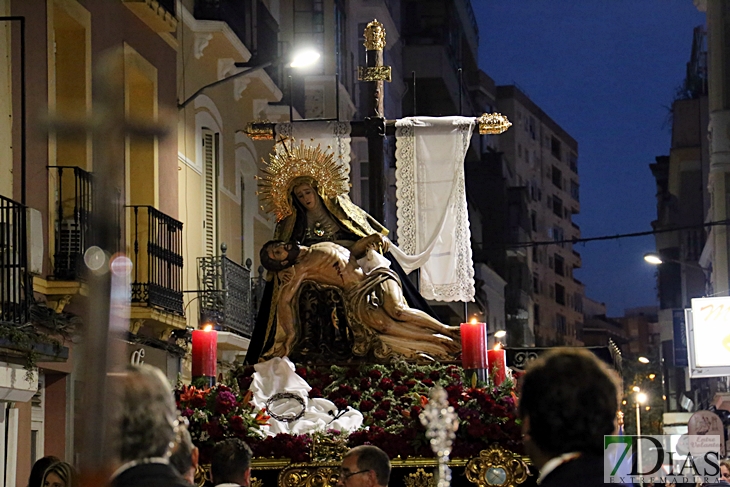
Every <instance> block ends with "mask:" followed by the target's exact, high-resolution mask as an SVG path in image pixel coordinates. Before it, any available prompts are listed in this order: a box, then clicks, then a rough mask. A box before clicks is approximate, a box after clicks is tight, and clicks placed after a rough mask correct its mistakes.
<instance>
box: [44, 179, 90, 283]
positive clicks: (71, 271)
mask: <svg viewBox="0 0 730 487" xmlns="http://www.w3.org/2000/svg"><path fill="white" fill-rule="evenodd" d="M48 172H49V173H50V174H49V176H50V175H55V177H49V181H52V184H53V198H54V205H53V206H54V208H53V210H52V211H53V212H54V214H55V223H54V232H55V243H56V245H55V252H54V253H53V277H54V278H56V279H59V280H64V281H75V280H77V279H78V278H79V277H80V275H81V270H82V267H81V265H82V263H83V255H84V252H85V251H86V248H87V247H88V246H89V229H90V226H89V224H90V222H91V206H92V193H91V191H92V185H93V183H92V177H91V173H89V172H86V171H84V170H83V169H81V168H79V167H74V166H48ZM54 173H55V174H54Z"/></svg>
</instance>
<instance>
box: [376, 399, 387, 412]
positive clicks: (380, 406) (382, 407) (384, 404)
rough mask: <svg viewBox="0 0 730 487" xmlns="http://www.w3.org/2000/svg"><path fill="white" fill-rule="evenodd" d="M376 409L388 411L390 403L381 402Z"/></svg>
mask: <svg viewBox="0 0 730 487" xmlns="http://www.w3.org/2000/svg"><path fill="white" fill-rule="evenodd" d="M378 409H382V410H383V411H390V401H383V402H381V403H380V404H379V405H378Z"/></svg>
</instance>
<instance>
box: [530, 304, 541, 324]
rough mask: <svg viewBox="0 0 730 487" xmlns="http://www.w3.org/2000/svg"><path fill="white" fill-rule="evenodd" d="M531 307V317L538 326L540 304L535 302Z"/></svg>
mask: <svg viewBox="0 0 730 487" xmlns="http://www.w3.org/2000/svg"><path fill="white" fill-rule="evenodd" d="M532 309H533V313H535V316H534V317H533V319H534V323H535V326H540V305H538V304H536V305H534V306H533V308H532Z"/></svg>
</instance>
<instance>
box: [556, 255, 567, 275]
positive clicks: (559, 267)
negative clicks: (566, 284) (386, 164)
mask: <svg viewBox="0 0 730 487" xmlns="http://www.w3.org/2000/svg"><path fill="white" fill-rule="evenodd" d="M555 273H556V274H557V275H559V276H564V275H565V259H563V258H562V257H560V256H559V255H558V254H555Z"/></svg>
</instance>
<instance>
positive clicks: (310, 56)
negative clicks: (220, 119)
mask: <svg viewBox="0 0 730 487" xmlns="http://www.w3.org/2000/svg"><path fill="white" fill-rule="evenodd" d="M319 57H320V54H319V53H318V52H316V51H313V50H311V49H304V50H301V51H297V52H296V53H295V54H294V56H292V57H291V58H288V57H280V58H278V59H275V60H273V61H268V62H265V63H261V64H256V65H254V66H249V65H248V63H236V67H237V68H246V69H245V70H244V71H241V72H239V73H236V74H232V75H231V76H228V77H226V78H223V79H219V80H218V81H214V82H212V83H209V84H207V85H205V86H203V87H202V88H200V89H199V90H198V91H196V92H195V93H193V94H192V95H190V96H189V97H188V98H187V99H185V101H183V102H182V103H179V104H178V105H177V108H178V109H183V108H185V107H186V106H187V105H188V103H190V102H191V101H193V100H194V99H195V98H197V96H198V95H200V94H201V93H202V92H203V91H204V90H206V89H208V88H212V87H214V86H218V85H220V84H222V83H226V82H228V81H230V80H232V79H236V78H241V77H243V76H248V75H249V74H252V73H255V72H256V71H261V70H262V69H266V68H268V67H269V66H274V65H277V64H280V63H282V62H286V61H287V60H288V61H289V67H290V68H305V67H307V66H311V65H312V64H314V63H315V62H316V61H317V59H319Z"/></svg>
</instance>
